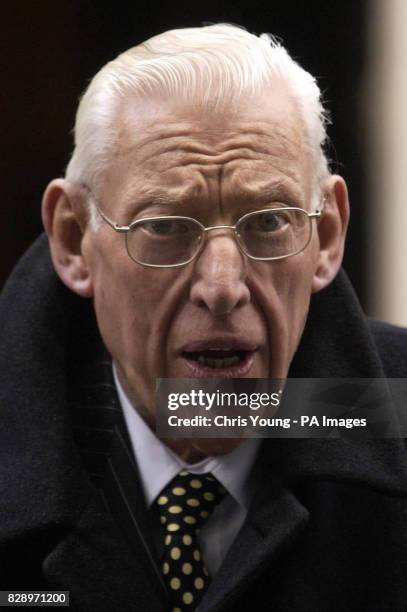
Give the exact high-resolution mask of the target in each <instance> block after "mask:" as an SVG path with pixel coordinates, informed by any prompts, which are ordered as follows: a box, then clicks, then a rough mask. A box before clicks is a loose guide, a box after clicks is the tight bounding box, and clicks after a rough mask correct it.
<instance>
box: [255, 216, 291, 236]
mask: <svg viewBox="0 0 407 612" xmlns="http://www.w3.org/2000/svg"><path fill="white" fill-rule="evenodd" d="M288 222H289V218H288V215H285V214H284V213H277V212H276V213H275V212H264V213H260V214H258V215H254V216H253V217H252V224H253V229H254V230H257V231H262V232H276V231H278V230H280V229H282V228H283V227H284V226H285V225H287V223H288Z"/></svg>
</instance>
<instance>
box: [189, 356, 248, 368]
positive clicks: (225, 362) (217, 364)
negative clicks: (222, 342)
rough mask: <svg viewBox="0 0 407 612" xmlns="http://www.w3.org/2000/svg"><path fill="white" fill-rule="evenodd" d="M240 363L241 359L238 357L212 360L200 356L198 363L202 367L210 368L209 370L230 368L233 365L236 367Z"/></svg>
mask: <svg viewBox="0 0 407 612" xmlns="http://www.w3.org/2000/svg"><path fill="white" fill-rule="evenodd" d="M239 361H240V358H239V357H238V356H237V355H234V356H233V357H226V358H224V359H211V358H210V357H204V356H203V355H200V356H199V357H198V362H199V363H201V364H202V365H205V366H208V367H209V368H228V367H230V366H232V365H235V364H236V363H238V362H239Z"/></svg>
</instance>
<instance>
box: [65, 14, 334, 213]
mask: <svg viewBox="0 0 407 612" xmlns="http://www.w3.org/2000/svg"><path fill="white" fill-rule="evenodd" d="M276 79H279V80H280V81H281V80H283V82H285V83H286V85H287V87H288V91H289V92H290V93H291V95H292V98H293V100H294V101H295V103H296V105H297V108H298V110H299V113H300V116H301V118H302V120H303V122H304V126H305V134H306V138H307V140H308V142H307V145H308V147H309V150H310V153H311V156H312V159H313V166H314V186H313V187H314V189H313V191H314V196H313V200H314V202H313V204H314V205H316V206H318V202H317V200H318V201H319V198H320V187H319V186H320V184H321V181H322V180H323V179H324V178H325V177H326V176H327V174H328V172H329V171H328V163H327V159H326V156H325V153H324V143H325V140H326V124H327V115H326V113H325V111H324V108H323V105H322V101H321V92H320V90H319V88H318V85H317V83H316V80H315V79H314V77H313V76H312V75H311V74H309V73H308V72H307V71H306V70H304V69H303V68H302V67H301V66H300V65H299V64H297V63H296V62H295V61H294V60H293V59H292V58H291V57H290V55H289V54H288V52H287V51H286V49H285V48H284V47H283V46H282V45H281V44H280V43H279V42H278V41H277V40H276V39H274V38H273V37H272V36H270V35H269V34H261V36H259V37H258V36H255V35H253V34H250V33H249V32H247V31H246V30H244V29H242V28H239V27H236V26H232V25H228V24H218V25H211V26H206V27H201V28H186V29H179V30H171V31H169V32H165V33H163V34H160V35H158V36H155V37H153V38H151V39H150V40H148V41H146V42H145V43H142V44H141V45H138V46H136V47H133V48H131V49H129V50H127V51H125V52H124V53H122V54H121V55H119V56H118V57H117V58H116V59H115V60H113V61H111V62H109V63H108V64H106V65H105V66H104V67H103V68H102V69H101V70H100V71H99V72H98V73H97V74H96V76H95V77H94V78H93V80H92V81H91V83H90V85H89V87H88V89H87V90H86V92H85V93H84V95H83V97H82V100H81V102H80V104H79V108H78V112H77V115H76V123H75V130H74V131H75V149H74V152H73V155H72V158H71V160H70V162H69V164H68V168H67V172H66V177H67V179H68V180H70V181H72V182H75V183H84V184H86V185H88V186H89V187H90V188H91V189H92V191H94V192H97V188H98V181H99V178H100V176H101V174H102V173H103V171H104V169H105V168H106V166H107V165H108V164H109V159H110V155H111V152H112V148H113V146H114V144H115V142H116V139H117V118H118V113H119V109H120V104H121V103H122V101H123V100H124V99H126V98H128V97H129V96H132V97H133V98H134V97H136V98H137V97H138V98H146V97H149V98H153V97H155V98H157V96H160V97H161V98H164V99H165V98H176V99H179V98H181V99H188V100H189V99H191V100H194V101H195V103H196V100H197V99H199V100H200V102H201V103H202V104H211V105H212V106H214V105H215V106H216V104H217V103H220V102H223V101H227V100H230V99H233V100H236V99H238V98H239V96H250V95H251V96H256V95H257V94H259V95H260V94H261V93H262V92H263V91H264V90H265V88H266V87H268V86H270V84H272V83H273V80H276ZM91 212H92V210H91ZM91 216H92V217H94V215H91Z"/></svg>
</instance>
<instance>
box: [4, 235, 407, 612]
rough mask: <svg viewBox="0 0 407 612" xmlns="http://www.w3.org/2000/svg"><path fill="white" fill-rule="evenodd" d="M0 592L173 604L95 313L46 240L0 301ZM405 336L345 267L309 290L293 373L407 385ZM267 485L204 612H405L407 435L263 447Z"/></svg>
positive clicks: (109, 605)
mask: <svg viewBox="0 0 407 612" xmlns="http://www.w3.org/2000/svg"><path fill="white" fill-rule="evenodd" d="M0 325H1V330H2V331H1V335H2V340H1V347H0V377H1V380H0V487H1V489H0V588H1V589H17V588H19V589H25V590H28V589H32V588H36V589H39V588H42V589H53V590H57V589H61V590H69V591H70V593H71V609H72V610H75V611H77V610H78V611H79V610H80V611H92V612H93V611H95V610H98V611H100V612H104V611H115V610H117V611H120V612H125V611H126V610H129V611H130V610H140V611H144V610H146V611H147V610H148V611H149V612H155V611H157V612H159V611H163V610H166V609H168V604H167V603H166V594H165V590H164V588H163V586H162V582H161V580H160V576H159V572H157V570H156V566H155V559H154V551H153V547H152V546H151V541H150V527H149V523H148V517H147V513H146V511H145V507H144V500H143V497H142V493H141V490H140V483H139V481H138V476H137V466H136V465H135V464H134V460H133V457H132V455H131V452H130V450H129V446H128V440H126V431H125V428H124V427H123V421H122V417H121V413H120V410H119V409H118V404H117V398H116V394H115V390H114V386H113V384H112V379H111V370H110V360H109V356H108V355H107V354H106V351H105V349H104V347H103V345H102V343H101V340H100V337H99V334H98V331H97V327H96V324H95V320H94V316H93V312H92V305H91V303H90V302H88V301H86V300H81V299H80V298H77V297H76V296H75V295H73V294H71V293H70V292H69V291H68V290H67V289H66V288H65V287H64V286H63V285H62V284H61V283H60V281H59V280H58V279H57V277H56V275H55V273H54V272H53V269H52V265H51V262H50V258H49V253H48V248H47V243H46V240H45V239H44V237H42V238H41V239H40V240H39V241H37V243H36V244H35V245H34V246H33V247H32V248H31V250H30V251H29V253H28V255H26V256H25V257H24V258H23V260H22V261H21V262H20V264H19V265H18V267H17V269H16V270H15V272H14V274H13V276H12V277H11V279H10V281H9V283H8V285H7V287H6V288H5V290H4V293H3V296H2V298H1V302H0ZM406 373H407V333H406V331H403V330H399V329H396V328H393V327H391V326H387V325H384V324H378V323H374V324H368V322H367V321H366V319H365V318H364V316H363V314H362V312H361V310H360V308H359V305H358V303H357V300H356V298H355V295H354V293H353V291H352V289H351V287H350V285H349V283H348V281H347V279H346V276H345V275H344V273H342V272H341V273H340V275H339V276H338V278H337V279H336V280H335V281H334V283H332V285H331V286H330V287H329V288H327V289H326V290H325V291H323V292H321V293H320V294H318V295H315V296H313V298H312V304H311V309H310V313H309V318H308V322H307V326H306V329H305V332H304V336H303V338H302V341H301V344H300V347H299V349H298V352H297V354H296V356H295V359H294V361H293V364H292V368H291V371H290V374H291V375H292V376H297V377H299V376H302V377H382V376H385V375H387V376H392V377H403V376H406ZM259 461H260V467H261V469H262V470H263V481H262V482H263V485H262V487H261V488H260V489H259V491H258V492H257V495H256V497H255V499H254V502H253V505H252V507H251V509H250V512H249V515H248V517H247V520H246V522H245V524H244V526H243V528H242V530H241V532H240V533H239V535H238V537H237V538H236V540H235V542H234V544H233V545H232V548H231V550H230V551H229V553H228V555H227V558H226V559H225V562H224V563H223V565H222V567H221V569H220V570H219V572H218V574H217V575H216V577H215V579H214V581H213V583H212V585H211V587H210V589H209V590H208V592H207V593H206V595H205V598H204V599H203V601H202V604H201V608H200V609H202V612H207V611H209V610H225V611H226V610H238V611H239V610H242V611H245V610H249V609H251V608H252V607H256V609H259V610H273V612H289V611H291V610H292V611H301V612H302V611H304V612H305V611H309V612H327V611H328V610H329V611H331V610H333V611H336V610H337V611H344V612H345V611H346V612H349V611H354V612H361V611H364V610H365V611H369V612H373V611H388V612H390V611H392V612H396V611H400V612H401V611H404V610H407V528H406V525H407V499H406V496H407V461H406V453H405V447H404V441H403V440H375V441H363V442H361V441H352V440H351V439H348V440H276V439H275V440H268V441H266V442H264V443H263V446H262V451H261V456H260V460H259Z"/></svg>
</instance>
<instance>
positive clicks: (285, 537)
mask: <svg viewBox="0 0 407 612" xmlns="http://www.w3.org/2000/svg"><path fill="white" fill-rule="evenodd" d="M262 483H263V484H262V487H261V488H260V490H259V491H258V492H257V495H256V496H255V498H254V500H253V503H252V506H251V510H250V512H249V515H248V517H247V519H246V521H245V523H244V525H243V527H242V529H241V531H240V533H239V534H238V536H237V538H236V540H235V542H234V543H233V545H232V547H231V549H230V550H229V552H228V554H227V556H226V558H225V560H224V562H223V564H222V566H221V568H220V570H219V572H218V573H217V574H216V576H215V579H214V580H213V582H212V584H211V586H210V587H209V589H208V591H207V593H206V594H205V597H204V599H203V600H202V603H201V605H200V607H199V612H209V611H211V612H212V611H215V610H218V609H223V607H227V608H228V609H233V605H234V604H237V601H238V599H239V595H240V594H241V593H243V592H244V591H247V590H248V589H249V588H250V585H251V584H252V583H253V581H255V580H256V578H258V577H259V576H260V575H261V574H262V573H263V572H264V571H266V570H267V571H268V573H269V574H271V575H272V567H273V564H274V563H275V562H276V561H277V559H278V558H279V556H280V554H281V552H282V551H283V550H284V549H285V548H287V547H288V546H289V545H290V544H291V543H292V542H293V540H294V539H295V538H296V537H297V535H298V534H299V533H301V531H302V529H303V528H304V527H305V525H306V524H307V521H308V511H307V509H306V508H305V507H304V506H303V505H302V504H301V503H300V502H299V501H298V500H297V498H296V497H295V496H294V495H293V494H292V493H291V492H290V491H288V490H287V489H285V488H284V487H282V486H281V485H280V483H278V481H277V480H275V479H272V480H270V477H268V478H267V479H262Z"/></svg>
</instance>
